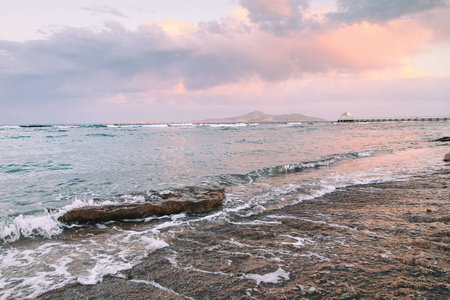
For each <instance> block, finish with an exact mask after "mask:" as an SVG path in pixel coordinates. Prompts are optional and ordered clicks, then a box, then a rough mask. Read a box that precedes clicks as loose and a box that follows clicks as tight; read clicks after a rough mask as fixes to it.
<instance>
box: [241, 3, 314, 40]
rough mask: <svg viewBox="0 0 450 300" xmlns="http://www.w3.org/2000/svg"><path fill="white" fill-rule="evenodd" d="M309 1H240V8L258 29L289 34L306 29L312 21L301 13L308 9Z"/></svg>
mask: <svg viewBox="0 0 450 300" xmlns="http://www.w3.org/2000/svg"><path fill="white" fill-rule="evenodd" d="M309 2H310V1H309V0H240V4H241V6H242V7H244V8H246V9H247V10H248V12H249V17H250V19H251V20H252V22H253V23H254V24H257V25H258V26H259V28H260V29H262V30H266V31H271V32H275V33H277V34H289V33H292V32H293V31H298V30H299V29H302V28H305V27H308V26H310V25H311V23H312V21H311V20H308V19H306V18H305V17H304V16H303V13H304V12H305V11H306V10H307V9H308V8H309Z"/></svg>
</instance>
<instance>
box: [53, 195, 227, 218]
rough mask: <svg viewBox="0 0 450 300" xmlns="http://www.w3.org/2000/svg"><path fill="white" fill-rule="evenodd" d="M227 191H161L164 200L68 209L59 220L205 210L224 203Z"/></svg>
mask: <svg viewBox="0 0 450 300" xmlns="http://www.w3.org/2000/svg"><path fill="white" fill-rule="evenodd" d="M224 194H225V189H195V188H187V189H178V190H174V191H173V192H170V193H164V194H160V195H159V196H160V197H159V198H160V199H161V200H160V201H154V202H144V203H132V204H118V205H105V206H87V207H81V208H77V209H73V210H71V211H69V212H67V213H65V214H64V215H62V216H61V217H59V218H58V220H59V221H60V222H63V223H66V224H72V223H78V224H88V223H98V222H108V221H120V220H130V219H141V218H147V217H150V216H161V215H170V214H177V213H181V212H188V213H205V212H209V211H211V210H213V209H216V208H218V207H220V206H221V205H222V202H223V199H224Z"/></svg>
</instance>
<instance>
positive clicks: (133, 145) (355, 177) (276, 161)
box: [0, 122, 450, 299]
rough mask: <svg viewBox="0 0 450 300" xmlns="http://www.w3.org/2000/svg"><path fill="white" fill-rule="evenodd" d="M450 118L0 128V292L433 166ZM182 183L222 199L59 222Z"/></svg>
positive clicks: (67, 277) (34, 286)
mask: <svg viewBox="0 0 450 300" xmlns="http://www.w3.org/2000/svg"><path fill="white" fill-rule="evenodd" d="M449 124H450V123H448V122H436V123H434V122H424V123H382V124H333V123H314V124H309V123H305V124H300V125H299V124H296V125H289V124H222V125H220V124H219V125H218V124H213V125H211V124H200V125H197V124H195V125H194V124H179V125H177V126H169V125H167V124H155V125H149V124H146V125H103V126H93V125H64V126H57V125H55V126H49V127H19V126H3V127H0V190H1V191H2V192H1V193H0V207H1V210H0V241H1V249H0V258H1V263H0V290H1V291H0V297H1V299H8V298H21V297H34V296H36V295H38V294H40V293H42V292H44V291H46V290H49V289H53V288H56V287H58V286H62V285H64V284H66V283H69V282H76V281H78V282H81V283H84V284H92V283H95V282H98V281H100V280H101V279H102V277H103V276H104V275H106V274H115V273H117V272H118V271H120V270H123V269H128V268H130V267H131V266H133V265H134V264H136V263H138V262H139V260H140V259H141V258H142V257H144V256H145V255H146V254H147V253H149V252H151V251H153V250H155V249H158V248H160V247H165V246H166V245H167V244H168V243H170V237H171V236H172V235H173V234H174V233H176V232H180V231H183V230H187V229H195V228H196V227H197V226H201V227H205V226H206V227H207V226H210V225H211V224H214V223H217V222H220V223H227V222H228V223H242V224H247V225H248V221H247V220H246V218H248V217H249V216H255V215H256V216H257V215H258V214H260V213H261V212H263V211H265V210H273V209H278V208H281V207H284V206H286V205H292V204H294V203H298V202H300V201H308V200H313V199H314V198H316V197H319V196H321V195H323V194H325V193H329V192H331V191H334V190H335V189H336V188H339V187H344V186H348V185H353V184H359V183H372V182H383V181H388V180H402V179H405V178H407V177H409V176H412V175H416V174H420V173H427V172H431V171H433V170H437V169H439V168H441V167H442V166H443V164H444V163H443V162H442V158H443V156H444V155H445V153H447V152H448V143H436V142H431V141H432V140H433V139H437V138H440V137H442V136H447V135H448V132H449V128H450V127H449ZM184 186H198V187H215V186H223V187H226V200H225V202H224V206H223V208H222V209H221V210H218V211H214V212H211V213H208V214H202V215H186V214H178V215H173V216H168V217H158V218H147V219H145V220H140V222H139V223H131V224H118V223H111V224H98V225H97V226H93V227H76V226H72V228H69V227H68V226H64V225H63V224H61V223H59V222H58V221H57V220H56V219H57V217H58V216H60V215H62V214H63V213H64V212H65V211H67V210H69V209H71V208H74V207H80V206H85V205H104V204H107V203H117V202H140V201H144V197H143V195H145V194H146V193H148V192H150V191H152V190H158V191H161V190H166V189H171V188H176V187H184ZM49 208H51V209H52V210H48V209H49ZM273 221H274V222H276V220H273ZM251 222H267V220H256V221H255V220H253V221H251Z"/></svg>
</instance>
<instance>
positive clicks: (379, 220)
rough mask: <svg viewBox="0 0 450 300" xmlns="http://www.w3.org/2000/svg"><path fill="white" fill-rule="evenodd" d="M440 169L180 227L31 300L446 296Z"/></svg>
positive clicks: (446, 233)
mask: <svg viewBox="0 0 450 300" xmlns="http://www.w3.org/2000/svg"><path fill="white" fill-rule="evenodd" d="M449 179H450V171H449V170H444V171H441V172H437V173H435V174H432V175H426V176H417V177H414V178H412V179H410V180H408V181H403V182H388V183H382V184H370V185H357V186H352V187H347V188H343V189H339V190H337V191H335V192H333V193H330V194H327V195H325V196H323V197H320V198H318V199H315V200H312V201H305V202H302V203H299V204H296V205H292V206H287V207H285V208H283V209H279V210H272V211H265V212H264V213H263V214H260V215H257V216H253V217H247V218H242V219H241V220H232V221H233V222H232V223H230V222H224V223H222V224H210V225H207V226H203V227H202V228H201V229H200V230H199V229H198V228H196V229H195V230H193V229H192V230H190V229H185V230H183V231H182V232H180V233H178V234H176V235H173V236H172V237H171V238H170V239H169V240H168V241H167V242H168V243H169V245H170V246H169V247H166V248H163V249H160V250H158V251H156V252H153V253H151V254H150V255H149V256H148V257H147V258H145V259H144V260H143V261H142V263H140V264H139V265H137V266H135V267H133V268H132V269H130V270H127V271H124V272H122V273H121V274H117V275H115V276H107V277H106V278H104V280H103V282H101V283H98V284H96V285H86V286H83V285H81V284H72V285H68V286H65V287H63V288H61V289H58V290H55V291H51V292H48V293H46V294H44V295H41V296H40V297H39V299H302V298H303V299H425V298H426V299H449V298H450V274H449V267H450V223H449V222H450V211H449V204H450V201H449V200H450V189H449V182H450V181H449Z"/></svg>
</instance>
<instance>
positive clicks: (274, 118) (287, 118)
mask: <svg viewBox="0 0 450 300" xmlns="http://www.w3.org/2000/svg"><path fill="white" fill-rule="evenodd" d="M318 121H326V120H325V119H322V118H316V117H309V116H305V115H302V114H287V115H269V114H266V113H263V112H261V111H254V112H251V113H249V114H245V115H242V116H237V117H231V118H225V119H208V120H203V121H201V122H205V123H230V122H245V123H248V122H250V123H251V122H258V123H262V122H318Z"/></svg>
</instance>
